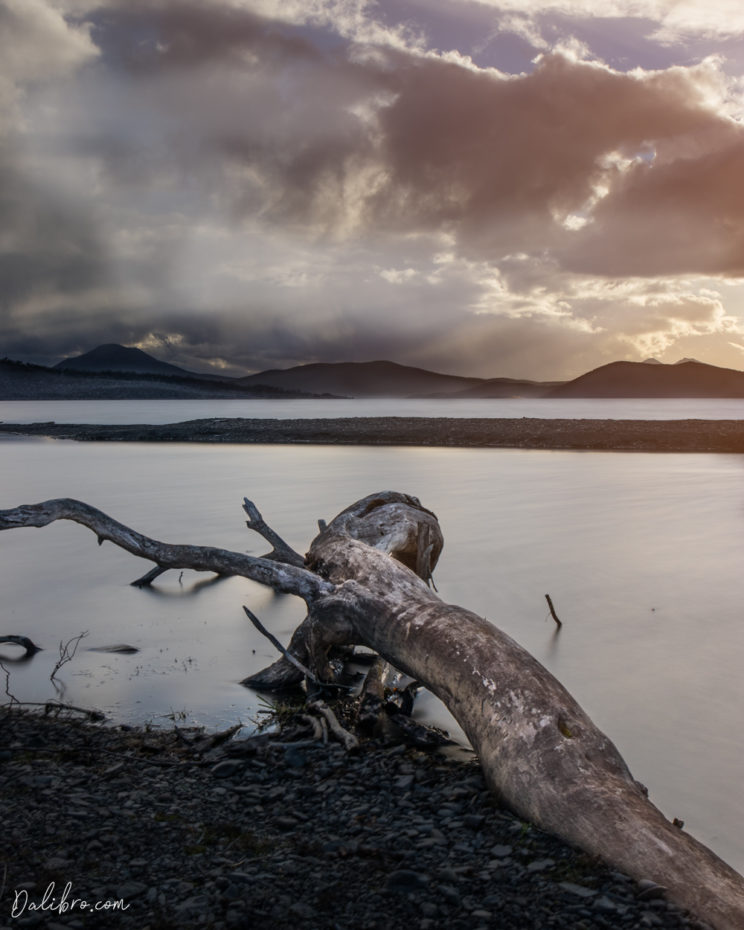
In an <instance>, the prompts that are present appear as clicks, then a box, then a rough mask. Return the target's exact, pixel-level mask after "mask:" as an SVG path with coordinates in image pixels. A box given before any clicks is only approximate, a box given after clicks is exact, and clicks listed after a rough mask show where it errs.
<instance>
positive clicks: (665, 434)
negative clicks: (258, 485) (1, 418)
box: [0, 417, 744, 452]
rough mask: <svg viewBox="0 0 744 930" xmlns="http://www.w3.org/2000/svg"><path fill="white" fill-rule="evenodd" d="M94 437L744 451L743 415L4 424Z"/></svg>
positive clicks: (28, 432) (3, 428) (5, 428)
mask: <svg viewBox="0 0 744 930" xmlns="http://www.w3.org/2000/svg"><path fill="white" fill-rule="evenodd" d="M2 435H6V436H12V435H23V436H46V437H51V438H55V439H75V440H79V441H88V442H215V443H220V442H224V443H285V444H287V443H313V444H334V445H372V446H380V445H382V446H458V447H486V448H515V449H586V450H617V451H634V452H744V421H742V420H560V419H530V418H526V417H525V418H521V419H517V418H512V419H497V418H473V419H459V418H456V417H347V418H343V417H341V418H327V419H308V420H302V419H293V420H267V419H243V418H237V417H236V418H229V419H221V418H214V419H205V420H188V421H186V422H183V423H172V424H166V425H160V426H155V425H147V424H139V425H120V426H101V425H95V424H65V423H53V422H52V423H0V436H2Z"/></svg>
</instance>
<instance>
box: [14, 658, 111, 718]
mask: <svg viewBox="0 0 744 930" xmlns="http://www.w3.org/2000/svg"><path fill="white" fill-rule="evenodd" d="M1 664H2V663H0V665H1ZM5 693H6V694H8V691H7V689H6V692H5ZM9 697H11V698H12V695H10V694H9ZM14 704H15V705H17V706H18V707H43V708H44V713H45V714H48V713H49V712H50V711H52V710H56V711H60V710H71V711H74V712H75V713H76V714H84V715H85V716H86V717H88V719H89V720H93V721H97V720H105V719H106V715H105V714H104V713H102V712H101V711H100V710H89V709H88V708H87V707H75V705H74V704H65V703H64V702H63V701H19V700H18V699H17V698H16V699H15V700H12V701H11V703H10V706H11V707H12V706H13V705H14Z"/></svg>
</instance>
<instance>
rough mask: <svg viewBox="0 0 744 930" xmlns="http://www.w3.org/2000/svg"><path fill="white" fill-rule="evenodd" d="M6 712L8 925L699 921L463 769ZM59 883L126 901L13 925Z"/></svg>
mask: <svg viewBox="0 0 744 930" xmlns="http://www.w3.org/2000/svg"><path fill="white" fill-rule="evenodd" d="M0 715H1V716H0V753H5V754H6V755H0V759H2V760H3V764H2V766H0V796H2V797H3V856H2V860H4V861H0V869H1V868H3V867H4V865H5V864H6V863H7V875H6V877H5V886H6V893H5V894H4V896H3V899H2V901H0V930H2V928H4V927H5V926H6V924H7V925H8V926H10V925H12V926H13V927H18V930H21V928H22V927H26V926H28V927H42V926H43V927H49V928H50V930H52V928H54V927H55V921H56V922H57V924H58V926H60V927H61V926H63V925H64V926H65V927H66V928H67V930H77V928H91V930H95V928H97V927H99V926H100V927H103V926H105V927H107V928H116V930H135V928H136V930H143V928H151V930H154V928H156V927H163V928H165V927H178V928H179V930H202V928H208V930H209V928H211V930H233V928H235V930H243V928H245V927H268V926H270V927H271V928H272V930H326V928H335V927H338V928H343V930H347V928H354V930H379V928H383V927H412V928H417V927H421V928H422V930H427V928H428V930H439V928H443V927H446V928H447V930H478V928H480V927H484V928H487V930H496V928H498V930H524V928H527V927H530V928H533V927H534V928H540V930H543V928H545V930H638V928H644V927H652V928H661V930H699V928H700V926H701V924H700V923H699V921H696V920H693V919H692V918H690V917H689V916H687V915H685V914H684V913H683V912H682V911H680V910H678V909H676V908H674V907H671V906H669V905H668V904H667V903H666V901H665V899H664V891H663V889H661V888H659V886H658V885H656V884H655V883H653V882H650V881H647V882H642V883H637V882H633V881H631V880H630V879H629V878H628V877H627V876H625V875H623V874H621V873H619V872H617V871H614V870H610V869H608V868H606V867H604V866H603V865H601V864H600V863H598V862H597V861H596V860H589V859H588V857H586V856H584V855H583V854H581V853H579V852H577V851H576V850H574V849H572V848H571V847H569V846H566V845H565V844H563V843H561V842H560V841H559V840H557V839H555V838H554V837H552V836H549V835H547V834H544V833H542V832H541V831H540V830H538V829H537V828H535V827H529V825H525V824H523V823H522V822H521V821H520V820H518V819H517V818H515V817H513V816H512V815H511V814H510V813H509V812H508V811H505V810H504V809H502V808H500V807H499V806H498V805H497V803H496V802H495V800H493V798H492V797H491V795H490V794H488V792H487V791H486V789H485V785H484V783H483V779H482V777H481V774H480V771H479V769H478V767H477V765H476V764H475V763H474V762H463V761H462V760H461V759H458V760H455V759H450V758H448V757H446V756H444V755H442V754H430V755H427V754H424V753H422V752H420V751H419V750H414V749H408V748H406V747H405V746H400V745H398V746H394V747H392V748H391V747H389V746H385V745H383V744H381V743H378V742H374V741H369V742H364V743H362V745H361V747H360V748H359V750H357V751H356V752H353V753H346V752H344V750H343V749H342V748H341V747H339V746H337V745H336V744H333V743H328V744H325V745H324V744H322V743H320V742H319V743H315V744H307V745H303V746H302V747H301V749H298V748H297V747H289V748H287V747H286V746H283V745H282V744H281V743H280V742H279V741H278V739H275V738H262V740H261V742H259V741H254V742H251V743H250V744H249V745H248V744H247V743H246V741H242V742H241V743H234V744H231V743H227V744H225V745H223V746H221V747H219V748H217V749H215V750H210V751H207V752H206V753H205V754H204V755H199V754H198V753H195V752H190V751H189V749H188V746H187V745H185V742H184V740H183V738H182V737H179V736H178V735H177V734H176V733H175V732H174V731H163V732H160V733H143V732H141V731H137V730H126V731H125V730H121V729H119V730H114V729H105V728H101V727H92V726H90V725H84V724H78V723H75V722H73V721H69V720H68V721H65V720H55V719H52V718H48V717H40V716H33V715H30V714H27V713H24V712H20V711H18V710H17V709H15V710H12V711H10V710H2V709H0ZM233 752H234V753H235V755H232V753H233ZM73 802H74V803H73ZM568 876H570V877H571V880H567V877H568ZM50 881H54V882H56V883H57V884H56V893H57V895H61V893H62V890H63V889H64V886H65V883H67V882H70V883H71V895H70V897H77V898H84V899H85V900H87V901H89V902H108V903H109V904H110V905H113V904H114V903H116V902H118V901H119V900H121V901H122V902H123V903H124V904H125V905H127V907H126V910H116V911H113V910H107V911H105V912H103V913H102V914H100V915H99V914H85V913H82V912H80V911H78V912H77V913H75V912H74V911H73V912H70V913H65V914H64V915H60V914H57V913H55V912H53V913H45V914H43V915H41V914H31V913H27V914H24V915H23V916H22V917H20V918H18V919H16V920H11V918H10V903H12V901H13V898H14V895H13V891H14V890H18V889H21V888H25V889H26V890H27V891H28V895H29V900H31V901H35V900H37V899H38V900H40V899H41V896H42V894H43V893H44V889H45V888H46V887H47V886H48V884H49V882H50ZM702 916H704V915H702ZM97 920H99V921H100V922H99V923H97V922H96V921H97Z"/></svg>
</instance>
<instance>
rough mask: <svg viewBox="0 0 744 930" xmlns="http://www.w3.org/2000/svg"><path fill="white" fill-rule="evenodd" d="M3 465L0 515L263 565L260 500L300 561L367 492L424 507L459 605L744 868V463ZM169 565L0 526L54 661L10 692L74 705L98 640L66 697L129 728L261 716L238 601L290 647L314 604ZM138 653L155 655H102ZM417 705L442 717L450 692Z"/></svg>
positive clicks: (442, 583) (256, 655)
mask: <svg viewBox="0 0 744 930" xmlns="http://www.w3.org/2000/svg"><path fill="white" fill-rule="evenodd" d="M0 467H1V468H2V493H1V494H0V507H9V506H13V505H16V504H18V503H24V502H26V503H28V502H33V501H37V500H43V499H46V498H49V497H58V496H73V497H79V498H82V499H84V500H86V501H88V502H90V503H91V504H94V505H96V506H98V507H101V508H102V509H104V510H106V511H107V512H109V513H110V514H111V515H112V516H115V517H118V518H120V519H122V520H123V521H125V522H127V523H129V524H130V525H132V526H134V527H136V528H138V529H140V530H142V531H143V532H145V533H148V534H150V535H152V536H155V537H158V538H161V539H165V540H168V541H172V542H193V543H204V544H213V545H220V546H224V547H226V548H232V549H237V550H250V551H253V552H255V553H257V554H260V552H262V551H264V546H263V544H262V541H261V540H258V539H257V538H255V537H253V536H252V534H250V533H249V532H248V531H247V530H246V528H245V525H244V514H243V512H242V509H241V506H240V505H241V501H242V497H243V496H244V495H248V496H251V497H253V498H254V500H255V501H256V502H257V503H258V505H259V507H260V508H261V510H262V511H263V513H264V515H265V517H266V518H267V519H268V520H269V521H270V522H271V523H273V524H274V525H275V526H276V528H277V529H278V530H279V531H280V532H281V533H283V534H284V535H285V536H286V537H287V538H288V539H289V541H290V542H291V543H292V544H293V545H294V546H295V547H296V548H298V549H300V550H301V551H303V550H304V548H306V546H307V544H308V542H309V540H310V539H311V538H312V536H313V534H314V532H315V527H316V525H317V520H318V518H319V517H322V518H325V519H328V518H330V517H332V516H334V515H335V514H336V513H337V512H338V511H339V510H341V509H342V508H343V507H345V506H346V505H347V504H349V503H350V502H352V501H353V500H355V499H357V498H359V497H361V496H364V495H366V494H368V493H370V492H373V491H376V490H381V489H383V488H392V489H396V490H402V491H408V492H410V493H413V494H416V495H418V496H419V497H420V498H421V500H422V502H423V503H424V504H425V505H426V506H428V507H430V508H431V509H433V510H434V511H435V513H437V514H438V516H439V518H440V520H441V523H442V527H443V530H444V534H445V541H446V542H445V551H444V553H443V556H442V559H441V562H440V565H439V567H438V569H437V572H436V573H435V578H436V581H437V584H438V586H439V590H440V594H441V596H442V598H443V599H444V600H446V601H450V602H455V603H459V604H462V605H464V606H467V607H470V608H472V609H474V610H476V611H477V612H480V613H482V614H483V615H484V616H486V617H488V618H489V619H490V620H492V621H493V622H494V623H496V624H498V625H499V626H500V627H501V628H503V629H505V630H506V631H507V632H508V633H510V634H511V635H512V636H514V637H515V638H516V639H517V640H519V641H520V642H521V643H522V644H523V645H524V646H526V647H527V648H528V649H529V650H530V651H531V652H532V653H533V654H535V655H536V656H537V657H538V658H539V659H540V660H541V661H542V662H544V663H545V664H546V665H547V666H548V667H549V668H550V669H551V670H552V671H553V672H554V674H556V675H557V677H558V678H559V679H560V680H561V681H563V683H564V684H565V685H566V686H567V687H568V688H569V690H571V691H572V692H573V693H574V695H575V696H576V697H577V698H578V700H579V701H580V702H581V703H582V704H583V706H584V707H585V708H586V710H587V711H588V712H589V713H590V715H591V716H592V717H593V718H594V720H595V721H596V722H597V723H598V724H599V725H600V726H601V727H602V728H603V729H604V730H605V731H606V732H607V733H608V734H609V735H610V736H611V737H612V738H613V739H614V740H615V742H616V743H617V744H618V746H619V747H620V750H621V752H622V753H623V754H624V755H625V757H626V759H627V760H628V762H629V764H630V765H631V768H632V770H633V772H634V774H635V776H636V777H637V778H639V779H640V780H641V781H643V782H644V783H645V784H647V785H648V786H649V788H650V790H651V796H652V799H653V800H654V801H655V802H656V803H657V804H658V805H659V806H660V807H661V808H662V809H663V810H664V812H665V813H666V814H667V815H668V816H670V817H672V816H676V817H680V818H682V819H683V820H684V821H685V822H686V824H687V827H688V829H689V830H690V831H691V832H692V833H694V834H695V835H697V836H699V837H700V838H701V839H702V840H703V841H704V842H706V843H708V844H709V845H711V846H712V847H713V848H714V849H716V850H717V851H718V852H719V854H721V855H722V856H724V858H726V859H728V861H730V862H731V863H732V864H733V865H734V866H735V867H737V868H739V869H744V830H743V829H742V825H743V824H744V798H742V792H741V784H742V781H744V753H743V752H742V749H741V733H742V728H743V724H744V700H743V698H744V683H743V682H742V676H741V664H742V656H744V622H742V606H741V605H742V603H744V577H743V575H742V571H741V563H742V558H743V557H744V457H740V456H724V455H706V454H697V455H676V454H667V455H652V454H622V453H575V452H538V451H520V450H514V451H512V450H466V449H412V448H405V449H402V448H381V449H370V448H355V447H312V446H310V447H304V446H303V447H292V446H251V447H243V446H219V447H215V446H207V445H205V446H192V445H162V446H156V445H150V444H148V445H137V444H133V445H119V444H105V443H102V444H96V443H90V444H88V443H86V444H75V443H65V442H56V443H54V442H49V441H38V440H19V441H5V442H3V443H0ZM149 567H150V566H149V563H144V562H142V561H141V560H138V559H134V558H133V557H131V556H129V555H127V554H126V553H123V552H121V551H120V550H118V549H116V548H115V547H114V546H112V545H110V544H106V545H104V546H102V547H99V546H98V545H97V543H96V539H95V537H94V535H93V534H92V533H90V531H88V530H85V529H83V528H82V527H78V526H76V525H74V524H55V525H52V526H50V527H47V528H44V529H41V530H35V529H25V530H15V531H11V532H5V533H0V584H1V585H2V591H3V599H2V624H1V626H0V629H2V630H3V631H5V632H10V633H22V634H26V635H28V636H31V637H32V638H33V639H34V640H35V641H37V642H38V643H40V644H41V645H42V646H44V647H46V648H45V651H44V652H42V653H39V654H38V655H37V656H36V657H35V658H34V659H33V660H32V661H31V662H29V663H26V664H22V665H18V664H14V665H8V668H9V669H10V682H9V686H10V689H11V690H12V692H13V693H14V694H15V695H16V696H17V697H18V698H20V699H25V700H42V699H46V698H48V697H51V696H54V689H53V687H52V684H51V683H50V681H49V674H50V672H51V670H52V668H53V665H54V661H55V660H56V658H57V644H58V642H59V641H60V640H61V639H68V638H69V637H71V636H74V635H76V634H77V633H79V632H81V631H82V630H88V631H89V635H88V637H87V638H86V640H84V642H83V647H82V649H81V651H80V652H79V653H78V655H77V656H76V657H75V659H74V660H73V662H72V663H70V664H69V665H67V666H65V667H64V669H63V670H62V672H61V673H60V675H59V677H60V679H61V681H62V682H63V683H64V685H65V686H66V693H65V695H64V697H65V699H66V700H68V701H70V702H72V703H78V704H82V705H85V706H96V707H100V708H102V709H104V710H106V711H108V712H109V714H111V715H112V716H113V718H114V719H115V720H121V721H130V722H143V721H147V720H152V721H154V722H156V723H165V724H167V723H168V722H169V721H168V715H173V716H175V717H178V718H184V719H185V722H186V723H195V722H198V723H204V724H206V725H208V726H222V725H228V724H230V723H232V722H235V721H238V720H241V721H243V722H246V723H249V722H250V720H251V719H252V718H255V717H256V715H257V714H258V713H259V711H260V709H261V703H260V701H259V700H258V699H257V697H256V695H254V694H252V693H251V692H249V691H247V690H246V689H244V688H242V687H240V685H239V684H238V682H239V680H240V679H241V678H242V677H244V676H245V675H247V674H248V673H250V672H252V671H255V670H257V669H259V668H261V667H262V666H264V665H265V664H267V663H268V662H270V661H272V660H273V659H274V658H275V655H274V654H273V650H272V647H271V646H270V644H269V643H267V642H266V640H264V639H262V638H261V637H259V636H258V634H256V633H255V632H254V630H253V628H252V627H251V626H250V625H249V624H248V622H247V621H246V620H245V619H244V614H243V611H242V609H241V605H242V604H244V603H245V604H248V605H250V606H251V608H252V609H253V610H254V611H255V612H256V613H257V614H258V615H259V616H260V617H261V618H262V619H263V620H264V622H265V623H267V625H269V626H270V627H271V628H272V629H273V631H274V632H275V633H277V635H279V636H280V637H282V638H284V639H285V641H286V639H287V638H288V636H289V634H290V632H291V630H292V629H293V627H294V626H295V625H296V623H298V622H299V620H300V619H301V618H302V616H303V611H302V607H301V604H300V603H299V602H297V601H295V599H292V598H287V597H278V596H275V595H273V594H272V593H271V592H268V591H266V590H264V589H262V588H260V587H258V586H256V585H254V584H252V583H250V582H247V581H244V580H241V579H235V578H233V579H227V580H224V581H220V582H218V583H214V582H212V581H210V579H209V578H208V577H204V576H199V575H196V574H195V573H188V572H187V573H184V575H183V577H179V575H178V573H175V572H174V573H170V574H169V575H166V576H164V578H163V579H161V580H160V581H159V582H158V587H157V588H156V589H154V590H151V591H139V590H137V589H134V588H131V587H130V586H129V584H128V582H130V581H131V580H132V579H134V578H136V577H137V576H138V575H140V574H142V573H143V572H144V571H146V570H147V569H148V568H149ZM546 592H547V593H550V595H551V596H552V598H553V601H554V603H555V606H556V609H557V611H558V613H559V615H560V616H561V618H562V619H563V621H564V627H563V630H562V631H561V633H560V635H559V636H556V635H555V631H554V625H553V623H552V621H551V620H550V619H549V616H548V611H547V605H546V602H545V599H544V595H545V593H546ZM119 642H126V643H130V644H132V645H134V646H136V647H137V648H138V649H139V650H140V651H139V652H138V653H137V654H135V655H128V656H127V655H110V654H105V653H100V652H93V651H89V647H96V646H105V645H108V644H111V643H119ZM0 650H1V651H3V652H5V653H6V654H10V651H11V650H10V647H0ZM421 713H423V714H424V715H425V716H428V717H429V718H430V719H435V720H440V721H441V720H443V719H445V718H444V717H443V715H442V712H441V709H440V708H439V706H438V705H437V704H436V702H434V701H433V700H432V699H429V700H426V699H424V701H423V702H422V707H421Z"/></svg>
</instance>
